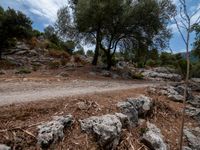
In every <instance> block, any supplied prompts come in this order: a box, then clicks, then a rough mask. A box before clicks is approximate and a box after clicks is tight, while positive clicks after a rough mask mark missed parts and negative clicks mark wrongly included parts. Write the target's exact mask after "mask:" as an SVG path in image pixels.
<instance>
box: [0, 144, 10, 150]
mask: <svg viewBox="0 0 200 150" xmlns="http://www.w3.org/2000/svg"><path fill="white" fill-rule="evenodd" d="M0 150H11V148H10V147H9V146H7V145H5V144H0Z"/></svg>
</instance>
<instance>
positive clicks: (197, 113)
mask: <svg viewBox="0 0 200 150" xmlns="http://www.w3.org/2000/svg"><path fill="white" fill-rule="evenodd" d="M185 111H186V114H187V115H189V116H190V117H192V118H194V119H196V120H197V121H198V122H199V124H200V108H195V107H191V106H187V107H186V110H185Z"/></svg>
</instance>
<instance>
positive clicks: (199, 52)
mask: <svg viewBox="0 0 200 150" xmlns="http://www.w3.org/2000/svg"><path fill="white" fill-rule="evenodd" d="M194 30H195V32H196V37H195V42H194V44H193V45H194V47H193V49H194V51H193V54H194V55H195V56H197V57H199V59H200V25H198V24H196V25H195V26H194Z"/></svg>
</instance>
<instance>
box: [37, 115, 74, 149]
mask: <svg viewBox="0 0 200 150" xmlns="http://www.w3.org/2000/svg"><path fill="white" fill-rule="evenodd" d="M72 122H73V118H72V116H71V115H67V116H55V117H53V120H52V121H50V122H47V123H44V124H42V125H40V126H38V129H39V131H38V136H37V140H38V144H39V145H40V146H41V147H42V148H47V147H49V146H50V144H52V143H55V142H57V141H58V140H60V139H62V138H63V136H64V133H63V130H64V129H65V128H66V127H69V126H70V125H71V124H72Z"/></svg>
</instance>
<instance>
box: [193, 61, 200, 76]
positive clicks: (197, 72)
mask: <svg viewBox="0 0 200 150" xmlns="http://www.w3.org/2000/svg"><path fill="white" fill-rule="evenodd" d="M192 77H194V78H200V62H198V63H196V64H194V65H193V67H192Z"/></svg>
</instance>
